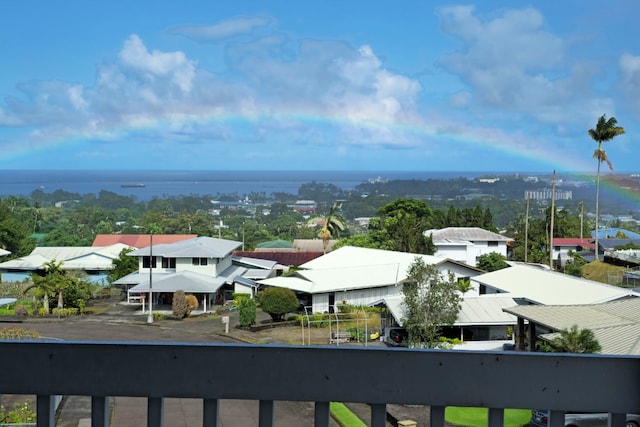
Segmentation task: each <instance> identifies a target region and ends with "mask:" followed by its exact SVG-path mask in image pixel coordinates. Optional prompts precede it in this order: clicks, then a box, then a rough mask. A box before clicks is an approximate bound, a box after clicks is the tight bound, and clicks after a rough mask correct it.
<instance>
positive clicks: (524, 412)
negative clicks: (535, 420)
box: [444, 406, 531, 427]
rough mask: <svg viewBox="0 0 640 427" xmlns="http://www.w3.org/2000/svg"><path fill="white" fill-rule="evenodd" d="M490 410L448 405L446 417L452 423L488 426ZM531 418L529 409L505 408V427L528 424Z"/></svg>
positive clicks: (475, 426) (518, 426)
mask: <svg viewBox="0 0 640 427" xmlns="http://www.w3.org/2000/svg"><path fill="white" fill-rule="evenodd" d="M488 415H489V410H488V409H487V408H461V407H457V406H448V407H447V408H446V409H445V412H444V419H445V420H446V421H447V422H448V423H451V424H455V425H459V426H468V427H487V424H488ZM530 419H531V411H530V410H528V409H505V410H504V427H520V426H524V425H527V424H528V423H529V420H530Z"/></svg>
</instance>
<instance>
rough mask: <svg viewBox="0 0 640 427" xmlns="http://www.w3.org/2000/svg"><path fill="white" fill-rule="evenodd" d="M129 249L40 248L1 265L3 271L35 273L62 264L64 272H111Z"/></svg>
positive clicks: (115, 247) (121, 245)
mask: <svg viewBox="0 0 640 427" xmlns="http://www.w3.org/2000/svg"><path fill="white" fill-rule="evenodd" d="M125 248H129V246H127V245H123V244H122V243H116V244H115V245H110V246H102V247H99V246H51V247H49V246H40V247H37V248H35V249H34V250H33V251H32V252H31V253H30V254H29V255H27V256H24V257H20V258H16V259H12V260H9V261H5V262H3V263H0V268H2V269H13V270H24V271H33V270H39V269H41V268H42V267H43V265H44V264H46V263H48V262H51V261H56V262H62V269H63V270H110V269H111V268H113V260H114V259H115V258H117V257H118V255H120V252H121V251H122V250H123V249H125Z"/></svg>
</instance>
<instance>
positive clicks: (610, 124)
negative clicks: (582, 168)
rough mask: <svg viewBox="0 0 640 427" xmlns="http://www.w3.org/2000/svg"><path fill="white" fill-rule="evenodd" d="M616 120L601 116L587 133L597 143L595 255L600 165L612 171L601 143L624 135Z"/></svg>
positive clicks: (594, 156) (594, 153) (595, 152)
mask: <svg viewBox="0 0 640 427" xmlns="http://www.w3.org/2000/svg"><path fill="white" fill-rule="evenodd" d="M617 125H618V120H616V118H615V117H611V118H609V119H608V120H607V115H606V114H603V115H602V116H600V118H599V119H598V123H596V128H595V129H589V131H588V133H589V136H590V137H591V139H593V140H594V141H595V142H597V143H598V148H596V150H595V151H594V152H593V158H594V159H596V160H597V162H598V169H597V172H596V219H595V220H596V236H595V240H596V241H595V244H596V255H597V254H598V230H599V214H600V165H601V164H602V163H603V162H605V163H606V164H607V166H609V169H613V167H612V166H611V161H610V160H609V158H608V157H607V153H606V151H605V150H603V149H602V143H603V142H606V141H611V140H612V139H613V138H615V137H616V136H618V135H622V134H623V133H624V128H623V127H620V126H617Z"/></svg>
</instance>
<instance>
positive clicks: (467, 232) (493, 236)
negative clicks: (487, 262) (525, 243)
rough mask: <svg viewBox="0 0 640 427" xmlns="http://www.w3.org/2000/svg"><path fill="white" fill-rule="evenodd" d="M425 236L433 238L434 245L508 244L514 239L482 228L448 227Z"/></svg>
mask: <svg viewBox="0 0 640 427" xmlns="http://www.w3.org/2000/svg"><path fill="white" fill-rule="evenodd" d="M424 235H425V236H432V238H433V243H434V244H438V243H454V242H461V241H466V242H478V241H481V242H508V241H511V240H513V239H511V238H509V237H505V236H503V235H501V234H498V233H494V232H492V231H488V230H485V229H483V228H480V227H447V228H440V229H431V230H427V231H425V232H424Z"/></svg>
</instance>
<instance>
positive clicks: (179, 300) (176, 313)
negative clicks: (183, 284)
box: [171, 291, 188, 320]
mask: <svg viewBox="0 0 640 427" xmlns="http://www.w3.org/2000/svg"><path fill="white" fill-rule="evenodd" d="M187 309H188V307H187V297H186V296H185V294H184V291H175V292H174V293H173V303H172V304H171V311H172V312H173V317H174V318H176V319H179V320H182V319H184V318H185V317H187Z"/></svg>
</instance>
